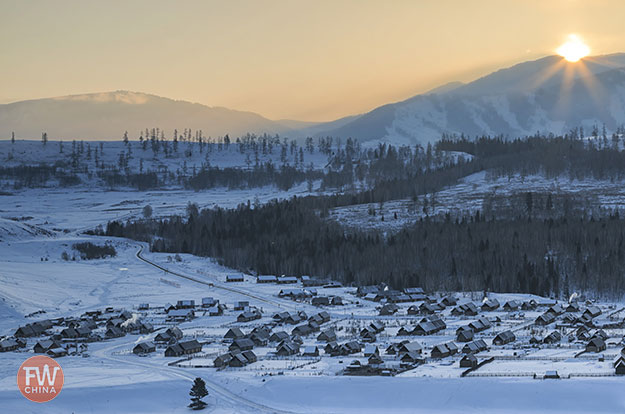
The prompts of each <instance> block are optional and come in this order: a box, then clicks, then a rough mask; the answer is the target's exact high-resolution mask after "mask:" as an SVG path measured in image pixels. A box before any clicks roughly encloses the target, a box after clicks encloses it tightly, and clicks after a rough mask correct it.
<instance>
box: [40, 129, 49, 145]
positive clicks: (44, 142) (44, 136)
mask: <svg viewBox="0 0 625 414" xmlns="http://www.w3.org/2000/svg"><path fill="white" fill-rule="evenodd" d="M41 142H43V145H46V144H47V143H48V133H47V132H44V133H42V134H41Z"/></svg>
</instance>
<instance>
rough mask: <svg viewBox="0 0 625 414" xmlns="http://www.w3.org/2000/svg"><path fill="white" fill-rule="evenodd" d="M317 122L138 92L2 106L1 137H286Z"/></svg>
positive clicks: (102, 138) (102, 94)
mask: <svg viewBox="0 0 625 414" xmlns="http://www.w3.org/2000/svg"><path fill="white" fill-rule="evenodd" d="M309 126H311V123H298V122H297V121H289V122H285V123H281V122H279V121H271V120H269V119H267V118H263V117H262V116H260V115H258V114H255V113H252V112H242V111H235V110H232V109H227V108H222V107H208V106H206V105H201V104H197V103H190V102H185V101H175V100H172V99H168V98H162V97H159V96H155V95H149V94H144V93H138V92H128V91H116V92H104V93H92V94H85V95H71V96H63V97H58V98H47V99H36V100H29V101H21V102H15V103H10V104H4V105H0V137H2V139H6V137H10V136H11V132H12V131H15V135H16V136H17V137H19V138H35V139H38V138H39V137H41V133H42V132H43V131H46V132H47V133H48V136H49V138H50V139H65V140H71V139H85V140H89V139H100V140H118V139H121V137H122V135H123V133H124V131H128V133H129V134H130V136H131V138H133V139H136V138H138V134H139V132H140V131H142V130H145V128H156V127H159V128H161V129H163V130H165V133H166V136H167V137H168V138H171V137H172V135H173V131H174V129H178V131H179V132H180V133H181V132H182V130H183V129H184V128H191V129H192V130H194V131H195V130H200V129H201V130H202V131H203V134H204V135H205V136H212V137H217V136H223V135H225V134H230V135H231V136H233V137H235V136H239V135H243V134H245V133H247V132H252V133H257V134H262V133H269V134H276V133H279V134H284V133H285V132H288V131H291V130H293V129H300V128H302V127H309Z"/></svg>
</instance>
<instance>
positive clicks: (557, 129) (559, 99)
mask: <svg viewBox="0 0 625 414" xmlns="http://www.w3.org/2000/svg"><path fill="white" fill-rule="evenodd" d="M624 66H625V55H623V54H617V55H608V56H599V57H593V58H587V59H585V60H584V61H583V62H580V63H575V64H572V63H565V61H564V60H563V59H562V58H560V57H557V56H549V57H545V58H542V59H539V60H537V61H532V62H525V63H521V64H519V65H515V66H513V67H511V68H507V69H502V70H499V71H497V72H494V73H492V74H490V75H488V76H485V77H483V78H481V79H478V80H476V81H474V82H471V83H469V84H466V85H462V86H460V85H457V84H453V85H452V87H451V88H442V90H434V93H429V94H425V95H418V96H415V97H413V98H410V99H408V100H406V101H403V102H398V103H394V104H389V105H384V106H381V107H379V108H376V109H374V110H373V111H371V112H369V113H367V114H365V115H362V116H361V117H360V118H358V119H356V120H354V121H352V122H350V123H348V124H346V125H344V126H342V127H339V128H329V129H327V130H326V131H324V132H323V133H322V134H321V135H333V136H343V137H347V136H352V137H358V139H360V140H361V141H363V142H364V141H374V140H376V141H377V140H382V141H385V142H390V143H394V144H398V145H402V144H415V143H420V144H426V143H428V142H434V141H436V140H437V139H439V138H440V137H441V135H442V134H443V133H447V134H457V135H460V134H464V135H468V136H474V135H484V134H487V135H500V134H503V135H507V136H509V137H519V136H526V135H532V134H535V133H536V132H537V131H541V132H546V133H549V132H553V133H554V134H563V133H566V132H568V131H569V130H570V129H571V128H575V127H580V126H583V127H584V128H592V127H593V126H594V125H599V126H601V125H602V124H605V125H606V127H607V128H608V129H609V130H612V131H613V130H614V129H616V127H618V126H620V125H622V124H624V123H625V71H624V70H623V67H624ZM319 128H321V127H319Z"/></svg>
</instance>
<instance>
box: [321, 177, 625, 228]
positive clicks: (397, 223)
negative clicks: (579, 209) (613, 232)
mask: <svg viewBox="0 0 625 414" xmlns="http://www.w3.org/2000/svg"><path fill="white" fill-rule="evenodd" d="M526 192H550V193H552V194H574V195H580V196H584V197H585V198H586V199H587V200H588V201H589V204H590V205H591V206H592V207H596V208H599V207H601V208H606V209H621V208H623V206H625V181H610V180H596V179H591V178H588V179H583V180H573V179H569V178H568V177H560V178H556V179H549V178H546V177H544V176H542V175H528V176H525V177H523V176H521V175H514V176H511V177H499V178H493V177H489V174H488V173H487V172H486V171H481V172H479V173H475V174H472V175H470V176H468V177H465V178H463V179H462V180H460V182H459V183H458V184H457V185H454V186H450V187H447V188H445V189H443V190H441V191H438V192H435V193H433V194H429V195H427V197H426V198H427V208H426V211H424V210H423V206H424V201H423V200H424V199H423V197H419V199H418V200H417V202H416V203H415V202H414V201H413V200H411V199H401V200H392V201H387V202H385V203H383V204H382V205H380V204H379V203H370V204H357V205H350V206H345V207H338V208H335V209H333V210H331V211H330V218H331V219H333V220H336V221H338V222H340V223H342V224H344V225H346V226H349V227H353V228H368V229H376V230H381V231H387V232H395V231H398V230H400V229H401V228H402V227H404V226H406V225H409V224H411V223H414V222H415V221H416V220H419V219H420V218H422V217H425V215H426V214H427V215H429V216H438V215H444V214H445V213H450V214H451V215H452V216H458V215H463V214H473V213H475V211H477V210H482V211H483V209H484V198H485V197H487V196H507V195H510V194H515V193H516V194H518V193H526ZM372 210H373V211H375V215H372V214H370V212H371V211H372ZM395 215H397V218H395ZM382 217H384V219H382Z"/></svg>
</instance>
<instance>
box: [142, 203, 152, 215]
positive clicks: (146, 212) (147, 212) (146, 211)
mask: <svg viewBox="0 0 625 414" xmlns="http://www.w3.org/2000/svg"><path fill="white" fill-rule="evenodd" d="M143 217H145V218H150V217H152V206H151V205H149V204H148V205H146V206H145V207H143Z"/></svg>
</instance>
